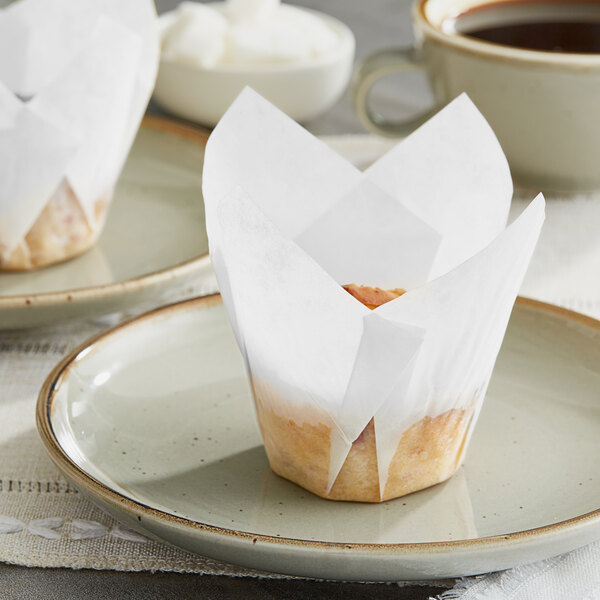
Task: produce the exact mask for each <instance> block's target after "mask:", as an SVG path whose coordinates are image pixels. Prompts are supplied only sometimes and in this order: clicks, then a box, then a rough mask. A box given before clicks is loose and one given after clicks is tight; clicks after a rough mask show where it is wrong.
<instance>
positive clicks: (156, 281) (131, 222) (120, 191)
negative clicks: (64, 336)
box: [0, 117, 209, 329]
mask: <svg viewBox="0 0 600 600" xmlns="http://www.w3.org/2000/svg"><path fill="white" fill-rule="evenodd" d="M206 139H207V134H206V133H204V132H202V131H201V130H195V129H192V128H188V127H185V126H183V125H179V124H176V123H174V122H171V121H168V120H166V119H161V118H157V117H147V118H146V119H145V120H144V122H143V123H142V127H141V129H140V131H139V133H138V136H137V138H136V140H135V143H134V145H133V147H132V149H131V153H130V155H129V158H128V160H127V162H126V164H125V167H124V169H123V172H122V174H121V177H120V179H119V182H118V184H117V187H116V190H115V199H114V202H113V205H112V207H111V210H110V212H109V216H108V220H107V223H106V227H105V228H104V231H103V233H102V236H101V237H100V240H99V242H98V244H97V245H96V246H95V247H94V248H92V249H91V250H90V251H89V252H87V253H85V254H83V255H82V256H80V257H78V258H76V259H73V260H70V261H67V262H64V263H62V264H59V265H55V266H52V267H49V268H46V269H41V270H39V271H34V272H29V273H0V329H8V328H17V327H30V326H35V325H41V324H45V323H53V322H56V321H60V320H66V319H70V318H74V317H80V316H84V315H95V314H108V313H112V312H117V311H123V310H126V309H127V308H129V307H132V306H135V305H136V304H138V303H140V302H143V301H144V300H148V299H154V298H159V297H160V295H161V294H162V293H163V292H165V290H166V289H167V288H169V287H172V286H173V285H174V284H176V283H180V284H184V283H185V282H186V281H188V280H191V279H192V278H194V277H199V276H202V275H203V274H204V273H206V272H207V271H208V270H207V266H208V264H209V259H208V255H207V252H208V242H207V239H206V233H205V229H204V208H203V206H202V201H201V172H202V158H203V153H204V145H205V143H206Z"/></svg>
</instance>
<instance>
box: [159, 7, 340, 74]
mask: <svg viewBox="0 0 600 600" xmlns="http://www.w3.org/2000/svg"><path fill="white" fill-rule="evenodd" d="M340 41H341V37H340V35H339V34H338V32H337V31H336V30H335V29H333V28H332V27H331V26H330V25H329V24H328V23H327V22H326V20H325V19H322V18H320V17H319V16H318V15H316V14H313V13H310V12H308V11H305V10H303V9H300V8H297V7H295V6H289V5H282V4H281V3H280V1H279V0H226V2H220V3H215V4H200V3H197V2H183V3H182V4H180V5H179V7H178V8H177V10H176V11H175V19H174V22H173V23H172V25H171V26H170V27H169V28H168V29H167V31H166V32H165V34H164V37H163V49H162V51H163V58H166V59H169V60H174V61H177V62H182V63H187V64H191V65H194V66H201V67H206V68H211V67H219V66H232V67H237V66H242V67H244V66H268V65H277V64H293V63H301V62H306V61H311V60H315V59H318V58H321V57H323V56H327V55H328V54H330V53H331V52H332V51H334V50H335V49H336V47H337V46H338V45H339V44H340Z"/></svg>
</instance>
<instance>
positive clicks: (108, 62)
mask: <svg viewBox="0 0 600 600" xmlns="http://www.w3.org/2000/svg"><path fill="white" fill-rule="evenodd" d="M158 55H159V45H158V36H157V32H156V13H155V9H154V3H153V2H152V0H127V2H122V1H121V0H52V1H51V2H48V1H47V0H19V1H18V2H15V3H14V4H11V5H10V6H8V7H7V8H4V9H3V10H1V11H0V170H1V175H2V176H1V177H0V271H2V270H9V271H10V270H26V269H35V268H38V267H43V266H46V265H49V264H52V263H55V262H59V261H62V260H66V259H68V258H71V257H73V256H76V255H78V254H81V253H82V252H84V251H85V250H87V249H88V248H89V247H90V246H92V245H93V244H94V242H95V241H96V239H97V238H98V236H99V235H100V232H101V230H102V226H103V224H104V221H105V218H106V213H107V210H108V208H109V205H110V202H111V199H112V195H113V188H114V185H115V182H116V180H117V178H118V176H119V173H120V171H121V168H122V166H123V163H124V162H125V158H126V157H127V153H128V152H129V148H130V147H131V144H132V143H133V140H134V137H135V134H136V132H137V129H138V127H139V124H140V121H141V119H142V116H143V114H144V111H145V108H146V105H147V103H148V100H149V98H150V94H151V92H152V89H153V86H154V80H155V78H156V70H157V65H158Z"/></svg>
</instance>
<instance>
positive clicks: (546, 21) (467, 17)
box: [452, 0, 600, 54]
mask: <svg viewBox="0 0 600 600" xmlns="http://www.w3.org/2000/svg"><path fill="white" fill-rule="evenodd" d="M452 27H453V29H454V30H455V31H456V32H457V33H461V34H463V35H466V36H469V37H472V38H477V39H479V40H483V41H486V42H492V43H495V44H503V45H504V46H514V47H516V48H526V49H529V50H542V51H546V52H573V53H579V54H594V53H597V54H600V1H599V0H594V1H590V0H588V1H587V2H582V1H572V2H565V1H564V0H563V1H562V2H560V1H556V0H555V1H548V0H545V1H544V0H509V1H504V2H492V3H490V4H484V5H483V6H479V7H476V8H473V9H471V10H469V11H466V12H464V13H462V14H460V15H458V16H457V17H456V18H455V19H453V20H452Z"/></svg>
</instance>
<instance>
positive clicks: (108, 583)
mask: <svg viewBox="0 0 600 600" xmlns="http://www.w3.org/2000/svg"><path fill="white" fill-rule="evenodd" d="M178 3H179V0H156V4H157V8H158V12H159V13H162V12H164V11H167V10H171V9H172V8H174V7H175V6H177V4H178ZM293 3H294V4H299V5H302V6H307V7H311V8H315V9H318V10H321V11H323V12H326V13H329V14H331V15H333V16H335V17H337V18H339V19H340V20H342V21H344V22H345V23H346V24H347V25H349V26H350V27H351V29H352V30H353V31H354V33H355V35H356V41H357V48H356V53H357V59H360V58H361V57H362V56H364V55H366V54H368V53H370V52H373V51H374V50H377V49H380V48H383V47H386V46H392V45H408V44H410V43H411V42H412V39H413V38H412V31H411V24H410V0H370V1H369V2H366V1H364V0H321V1H319V0H294V1H293ZM373 101H374V103H375V106H376V107H377V109H378V110H379V111H380V112H382V113H383V114H385V115H394V116H397V117H398V116H404V115H408V114H410V113H411V112H413V111H419V110H420V109H422V108H423V107H424V106H426V105H427V104H428V103H429V102H430V94H429V90H428V88H427V85H426V83H425V81H424V78H423V77H420V76H419V75H416V76H413V75H410V76H405V77H403V78H402V80H399V79H397V80H393V79H392V78H390V80H389V81H385V82H382V83H381V84H378V85H377V86H375V88H374V89H373ZM149 112H153V113H158V112H160V111H159V109H158V108H157V107H155V106H154V105H152V104H151V105H150V107H149ZM305 126H306V127H307V129H309V130H310V131H311V132H312V133H314V134H319V135H322V134H344V133H361V132H363V129H362V127H361V126H360V124H359V122H358V120H357V118H356V116H355V115H354V113H353V111H352V106H351V102H350V95H349V93H348V92H347V93H346V94H345V95H344V96H343V97H342V98H341V99H340V101H339V102H338V103H337V104H336V106H335V107H333V109H331V110H330V111H329V112H328V113H327V114H325V115H323V116H321V117H319V118H318V119H315V120H314V121H311V122H310V123H305ZM445 589H447V587H441V586H440V587H430V586H426V587H421V586H414V585H411V586H408V587H400V586H398V585H395V584H356V583H335V582H318V581H301V580H267V579H250V578H231V577H222V576H200V575H192V574H179V573H121V572H115V571H92V570H80V571H75V570H70V569H38V568H26V567H19V566H15V565H7V564H2V563H0V600H3V599H10V600H21V599H23V600H25V599H27V600H29V599H32V598H44V599H47V600H55V599H65V598H66V599H69V600H71V599H73V600H78V599H80V598H81V599H84V598H85V599H86V600H87V599H90V598H119V599H123V600H125V599H127V600H129V599H131V600H138V599H139V600H142V599H143V600H151V599H155V598H157V599H158V598H161V599H162V598H181V599H185V598H206V599H213V598H214V599H216V598H245V599H249V600H251V599H258V598H260V599H269V598H285V599H290V600H295V599H300V598H311V599H313V600H319V599H321V598H322V599H325V598H327V599H331V600H334V599H336V598H340V599H341V598H352V599H356V600H360V599H363V598H364V599H365V600H366V599H367V598H377V599H378V600H388V599H389V600H392V599H396V600H423V599H426V598H429V597H431V596H436V595H437V594H440V593H441V592H442V591H444V590H445Z"/></svg>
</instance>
